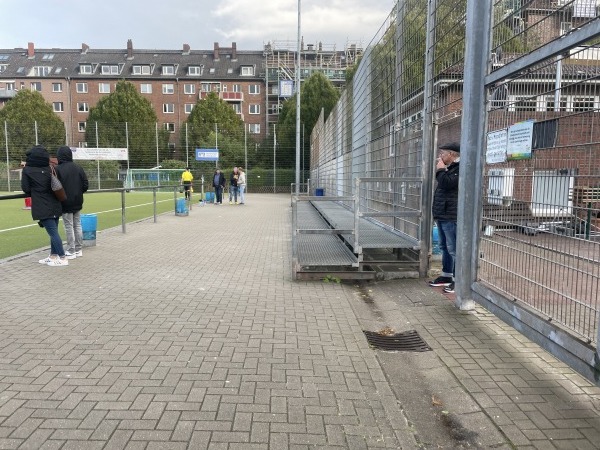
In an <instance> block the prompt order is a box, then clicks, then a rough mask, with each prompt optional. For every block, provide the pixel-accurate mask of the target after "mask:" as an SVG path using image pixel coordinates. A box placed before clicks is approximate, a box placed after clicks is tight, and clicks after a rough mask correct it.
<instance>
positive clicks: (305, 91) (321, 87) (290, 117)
mask: <svg viewBox="0 0 600 450" xmlns="http://www.w3.org/2000/svg"><path fill="white" fill-rule="evenodd" d="M339 97H340V94H339V92H338V90H337V89H336V88H335V87H334V86H333V84H332V83H331V81H329V79H328V78H327V77H326V76H325V75H324V74H323V73H321V72H315V73H313V74H312V75H311V76H310V78H309V79H308V80H306V81H305V82H304V83H303V84H302V87H301V89H300V120H301V121H302V124H303V125H304V127H303V128H304V132H303V133H302V142H301V147H302V151H303V152H304V151H305V150H306V149H307V148H308V146H309V145H308V144H309V143H310V133H311V131H312V129H313V127H314V126H315V124H316V123H317V120H318V119H319V115H320V114H321V110H322V109H324V110H325V120H327V117H328V116H329V113H330V112H331V110H332V109H333V108H334V107H335V105H336V103H337V101H338V99H339ZM277 135H278V140H279V146H280V147H281V148H282V149H283V150H284V151H285V150H288V151H289V152H292V151H295V149H296V95H294V96H292V97H291V98H290V99H288V100H287V101H285V102H284V103H283V107H282V108H281V112H280V113H279V122H278V132H277ZM305 160H306V159H305ZM284 161H295V158H285V159H284Z"/></svg>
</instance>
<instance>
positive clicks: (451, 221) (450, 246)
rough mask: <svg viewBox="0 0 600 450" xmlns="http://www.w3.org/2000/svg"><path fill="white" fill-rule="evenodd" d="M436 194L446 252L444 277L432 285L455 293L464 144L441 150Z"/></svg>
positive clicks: (436, 217)
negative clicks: (460, 163) (460, 177)
mask: <svg viewBox="0 0 600 450" xmlns="http://www.w3.org/2000/svg"><path fill="white" fill-rule="evenodd" d="M439 149H440V152H439V157H438V159H437V165H436V171H435V179H436V181H437V187H436V189H435V193H434V194H433V208H432V212H433V219H434V220H435V221H436V222H437V226H438V232H439V236H440V250H441V251H442V274H441V275H440V276H439V277H437V278H436V279H435V280H433V281H430V282H429V284H430V285H431V286H445V287H444V292H447V293H452V292H454V265H455V260H456V219H457V215H458V168H459V162H460V144H458V143H457V142H451V143H449V144H444V145H441V146H440V147H439Z"/></svg>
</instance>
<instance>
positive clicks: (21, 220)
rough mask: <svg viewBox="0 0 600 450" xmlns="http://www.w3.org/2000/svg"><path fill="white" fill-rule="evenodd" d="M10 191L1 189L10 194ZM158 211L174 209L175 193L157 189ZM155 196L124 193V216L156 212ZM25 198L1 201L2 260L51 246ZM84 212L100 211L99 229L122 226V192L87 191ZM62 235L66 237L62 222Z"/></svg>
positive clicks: (131, 218)
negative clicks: (28, 208)
mask: <svg viewBox="0 0 600 450" xmlns="http://www.w3.org/2000/svg"><path fill="white" fill-rule="evenodd" d="M7 194H9V193H8V192H0V195H7ZM156 200H157V212H158V214H161V213H165V212H168V211H174V201H173V192H157V194H156ZM152 203H153V197H152V192H150V191H138V192H128V193H126V194H125V206H126V208H127V209H126V212H125V217H126V220H127V222H134V221H136V220H141V219H144V218H148V217H152V215H153V211H154V210H153V206H152ZM24 206H25V200H24V199H22V198H19V199H14V200H1V201H0V259H3V258H7V257H9V256H13V255H17V254H19V253H23V252H27V251H30V250H34V249H38V248H41V247H48V246H49V245H50V240H49V238H48V234H47V233H46V230H44V229H42V228H40V227H39V226H38V224H37V221H34V220H33V219H32V218H31V211H30V210H26V209H23V207H24ZM81 213H82V214H97V217H98V230H104V229H107V228H112V227H116V226H120V225H121V193H120V192H101V193H92V192H90V193H88V194H85V201H84V204H83V209H82V210H81ZM59 230H60V234H61V236H62V237H63V240H64V229H63V225H62V221H61V223H60V224H59Z"/></svg>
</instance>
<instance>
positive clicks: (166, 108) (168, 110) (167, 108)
mask: <svg viewBox="0 0 600 450" xmlns="http://www.w3.org/2000/svg"><path fill="white" fill-rule="evenodd" d="M163 112H164V113H165V114H173V113H174V112H175V105H174V104H173V103H163Z"/></svg>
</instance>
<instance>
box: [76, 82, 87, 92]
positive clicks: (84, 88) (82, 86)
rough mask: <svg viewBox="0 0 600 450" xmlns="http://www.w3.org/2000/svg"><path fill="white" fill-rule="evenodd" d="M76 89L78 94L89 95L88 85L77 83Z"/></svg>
mask: <svg viewBox="0 0 600 450" xmlns="http://www.w3.org/2000/svg"><path fill="white" fill-rule="evenodd" d="M75 89H76V90H77V93H78V94H87V91H88V86H87V83H77V84H76V85H75Z"/></svg>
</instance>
